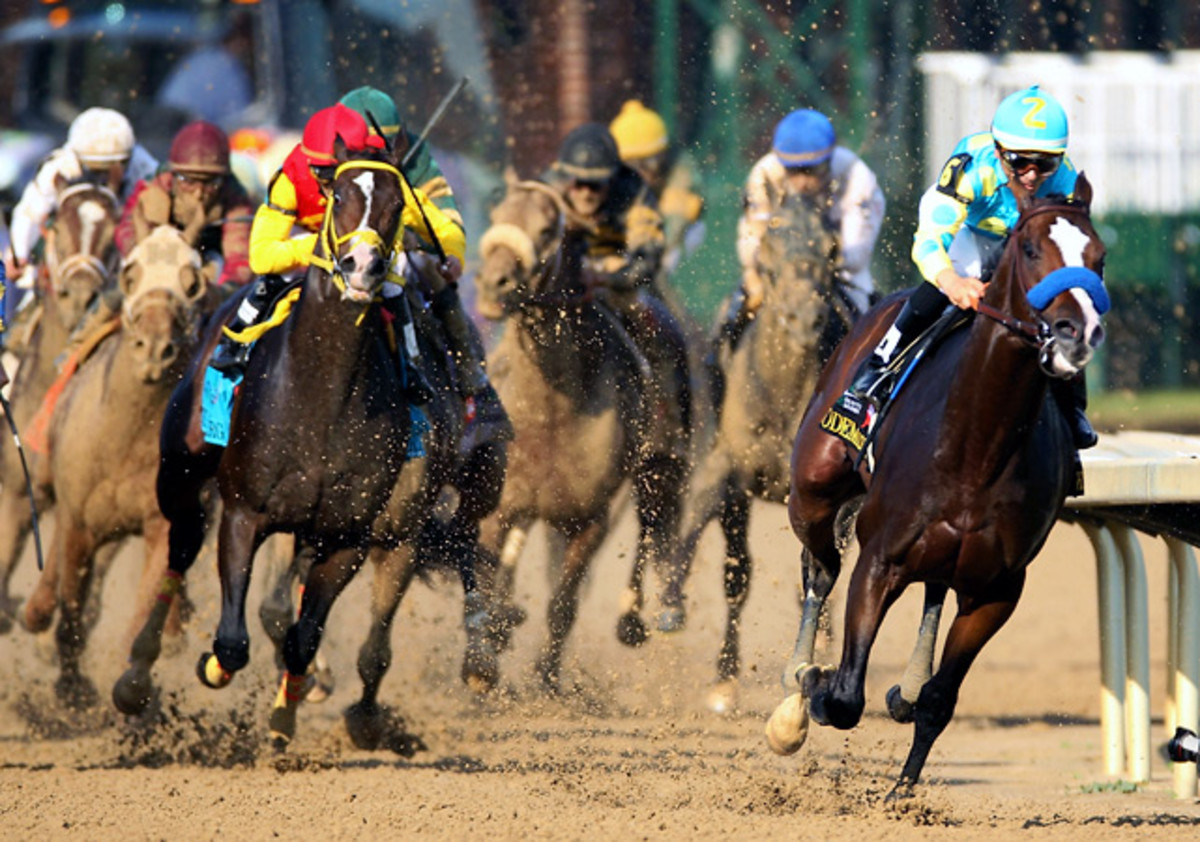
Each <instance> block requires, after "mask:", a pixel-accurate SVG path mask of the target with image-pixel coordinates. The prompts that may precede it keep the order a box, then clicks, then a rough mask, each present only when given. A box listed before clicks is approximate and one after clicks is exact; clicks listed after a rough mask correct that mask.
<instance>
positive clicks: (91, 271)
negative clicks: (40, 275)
mask: <svg viewBox="0 0 1200 842" xmlns="http://www.w3.org/2000/svg"><path fill="white" fill-rule="evenodd" d="M83 193H98V194H100V196H101V197H103V198H104V200H105V202H107V203H108V207H109V210H110V211H111V212H112V218H113V221H114V222H116V217H117V214H116V211H117V209H118V208H120V207H121V202H120V200H119V199H118V198H117V196H116V194H115V193H113V191H112V190H109V189H108V188H107V187H105V186H103V185H100V184H94V183H92V182H90V181H84V182H80V183H78V184H72V185H70V186H69V187H67V188H65V189H64V190H63V191H62V192H61V193H59V194H58V207H59V208H60V209H61V208H62V206H63V205H64V204H65V203H66V201H67V200H68V199H71V198H72V197H74V196H78V195H80V194H83ZM80 246H82V243H81V244H80ZM46 266H47V269H48V270H49V276H50V289H51V291H52V292H55V293H61V292H62V279H63V278H66V277H68V276H69V275H72V274H76V273H83V274H88V275H91V276H92V277H93V278H95V280H96V288H97V289H101V288H103V287H105V286H107V285H108V284H109V282H111V281H112V276H113V269H114V268H115V267H114V266H113V265H111V264H110V263H109V262H106V261H104V260H102V259H101V258H100V256H99V255H98V254H93V253H92V252H82V251H79V252H76V253H74V254H71V255H68V256H67V257H65V258H63V259H62V260H61V261H60V260H59V259H58V252H57V250H56V249H55V248H53V247H51V248H48V249H46Z"/></svg>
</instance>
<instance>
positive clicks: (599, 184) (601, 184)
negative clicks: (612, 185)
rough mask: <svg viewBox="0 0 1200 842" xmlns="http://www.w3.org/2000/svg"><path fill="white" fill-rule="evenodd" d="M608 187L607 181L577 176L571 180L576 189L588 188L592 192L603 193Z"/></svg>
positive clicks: (573, 187)
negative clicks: (588, 179) (589, 179)
mask: <svg viewBox="0 0 1200 842" xmlns="http://www.w3.org/2000/svg"><path fill="white" fill-rule="evenodd" d="M606 187H608V182H607V181H586V180H584V179H579V178H576V179H574V180H573V181H572V182H571V188H572V189H574V190H587V191H588V192H590V193H603V192H604V189H605V188H606Z"/></svg>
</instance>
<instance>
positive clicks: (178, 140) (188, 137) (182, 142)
mask: <svg viewBox="0 0 1200 842" xmlns="http://www.w3.org/2000/svg"><path fill="white" fill-rule="evenodd" d="M167 165H168V166H169V167H170V168H171V169H172V170H173V171H175V172H201V173H215V174H218V175H224V174H225V173H228V172H229V138H228V137H226V135H225V132H223V131H221V129H220V127H218V126H215V125H213V124H212V123H208V122H205V121H204V120H197V121H196V122H194V123H188V124H187V125H186V126H184V127H183V128H182V129H180V130H179V133H178V134H176V135H175V139H174V140H172V141H171V151H170V153H169V154H168V156H167Z"/></svg>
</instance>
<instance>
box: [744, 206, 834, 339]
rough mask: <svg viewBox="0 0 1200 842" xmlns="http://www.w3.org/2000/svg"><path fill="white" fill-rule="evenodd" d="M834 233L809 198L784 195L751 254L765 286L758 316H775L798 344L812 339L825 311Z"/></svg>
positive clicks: (830, 283)
mask: <svg viewBox="0 0 1200 842" xmlns="http://www.w3.org/2000/svg"><path fill="white" fill-rule="evenodd" d="M837 257H838V241H837V236H836V235H835V234H834V232H833V230H832V229H831V228H830V226H829V225H828V224H827V222H826V218H825V213H824V207H823V206H822V205H821V204H820V203H819V202H818V201H817V200H815V199H814V198H812V197H809V196H803V195H795V196H789V197H788V198H786V199H784V201H783V203H782V204H781V205H780V207H779V209H778V210H777V211H776V212H775V213H773V214H772V215H771V219H770V220H769V221H768V223H767V230H766V233H765V234H764V235H763V238H762V243H761V245H760V247H759V251H758V257H757V269H758V274H759V277H761V278H762V279H763V283H764V286H765V290H764V299H763V306H762V308H760V310H759V313H758V318H759V319H762V318H771V319H776V320H778V322H779V324H780V325H781V326H782V327H783V328H784V330H785V332H786V333H787V335H788V336H789V337H790V338H791V340H792V341H793V342H794V343H796V345H798V346H799V347H803V346H804V345H805V344H806V343H808V342H812V343H815V342H816V341H817V339H818V337H819V334H820V331H821V327H822V320H823V319H824V318H825V315H826V314H827V312H828V302H829V296H830V295H832V293H833V286H834V280H835V278H834V272H835V269H836V265H837Z"/></svg>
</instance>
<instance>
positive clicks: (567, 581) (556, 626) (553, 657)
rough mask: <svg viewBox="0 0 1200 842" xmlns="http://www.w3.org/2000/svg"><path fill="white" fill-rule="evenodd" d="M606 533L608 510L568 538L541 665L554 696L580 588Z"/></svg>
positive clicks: (577, 604)
mask: <svg viewBox="0 0 1200 842" xmlns="http://www.w3.org/2000/svg"><path fill="white" fill-rule="evenodd" d="M606 534H608V517H607V511H605V512H602V513H601V514H600V515H598V516H597V517H596V518H594V519H593V520H590V521H587V522H585V523H582V524H579V525H577V526H574V527H572V529H571V532H570V535H569V536H568V539H567V552H566V556H565V558H564V559H563V567H562V575H561V576H560V577H559V581H558V583H557V585H556V586H555V588H554V592H553V594H551V596H550V607H549V609H548V611H547V620H548V621H549V625H550V637H549V640H548V641H547V643H546V651H545V652H544V653H543V654H542V656H541V657H540V658H539V659H538V662H537V670H538V674H539V675H540V676H541V679H542V686H543V687H545V688H546V689H547V690H549V691H550V692H551V693H557V692H558V691H559V689H560V680H561V670H562V653H563V649H564V647H565V646H566V640H567V635H568V634H570V632H571V628H572V626H574V625H575V616H576V614H577V613H578V610H579V586H580V584H581V583H582V582H583V577H584V575H585V574H586V573H587V569H588V565H589V563H590V562H591V560H592V557H593V556H594V555H595V554H596V550H598V549H599V548H600V545H601V544H602V543H603V542H604V536H605V535H606Z"/></svg>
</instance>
